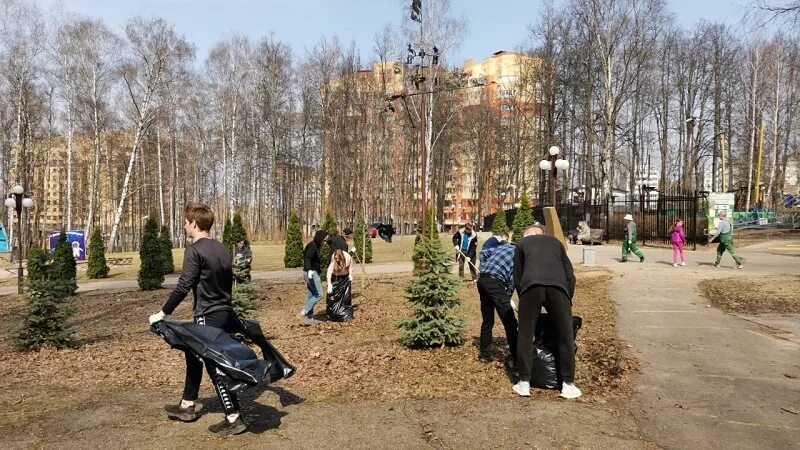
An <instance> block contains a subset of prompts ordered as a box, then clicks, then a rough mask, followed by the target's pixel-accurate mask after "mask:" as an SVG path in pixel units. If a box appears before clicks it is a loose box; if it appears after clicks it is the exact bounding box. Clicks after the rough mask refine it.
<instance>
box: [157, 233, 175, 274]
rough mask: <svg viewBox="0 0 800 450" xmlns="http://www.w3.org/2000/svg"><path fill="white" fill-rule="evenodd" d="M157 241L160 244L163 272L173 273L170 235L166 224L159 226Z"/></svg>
mask: <svg viewBox="0 0 800 450" xmlns="http://www.w3.org/2000/svg"><path fill="white" fill-rule="evenodd" d="M158 241H159V243H160V245H161V257H162V259H163V260H162V265H163V268H164V274H165V275H167V274H171V273H175V261H174V260H173V259H172V237H171V236H170V234H169V228H167V227H166V226H163V227H161V234H159V235H158Z"/></svg>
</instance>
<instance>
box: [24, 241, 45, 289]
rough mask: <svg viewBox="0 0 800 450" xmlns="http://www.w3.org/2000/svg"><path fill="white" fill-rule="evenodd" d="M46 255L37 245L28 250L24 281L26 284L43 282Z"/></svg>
mask: <svg viewBox="0 0 800 450" xmlns="http://www.w3.org/2000/svg"><path fill="white" fill-rule="evenodd" d="M48 256H49V255H48V253H47V252H46V251H44V250H42V248H41V247H39V246H38V245H34V246H32V247H31V249H30V250H28V271H27V272H28V275H27V276H26V279H25V281H27V282H28V283H31V282H34V281H39V280H43V279H44V278H45V276H46V275H47V263H48Z"/></svg>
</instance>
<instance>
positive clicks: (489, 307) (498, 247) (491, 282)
mask: <svg viewBox="0 0 800 450" xmlns="http://www.w3.org/2000/svg"><path fill="white" fill-rule="evenodd" d="M515 249H516V245H514V244H504V243H503V242H502V241H500V240H498V239H492V238H490V239H488V240H487V241H486V243H485V244H483V250H481V253H480V262H481V275H480V278H478V294H479V295H480V299H481V316H482V319H483V320H482V321H481V337H480V356H479V358H480V360H481V361H483V362H488V361H489V359H490V357H491V355H490V351H491V344H492V328H493V327H494V313H495V310H496V311H497V315H498V316H500V321H501V322H502V323H503V328H505V330H506V340H507V341H508V348H509V351H510V358H509V364H510V365H511V367H512V369H513V368H514V367H516V358H517V318H516V317H514V309H513V308H512V306H511V294H512V293H513V292H514V253H515V252H514V250H515Z"/></svg>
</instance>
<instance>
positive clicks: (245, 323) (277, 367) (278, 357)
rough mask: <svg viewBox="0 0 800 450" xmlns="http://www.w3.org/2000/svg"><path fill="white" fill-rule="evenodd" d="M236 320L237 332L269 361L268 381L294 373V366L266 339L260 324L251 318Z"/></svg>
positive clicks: (271, 381) (272, 381) (287, 376)
mask: <svg viewBox="0 0 800 450" xmlns="http://www.w3.org/2000/svg"><path fill="white" fill-rule="evenodd" d="M238 320H239V332H240V333H241V334H242V335H243V336H244V337H246V338H247V339H250V341H252V342H253V343H254V344H256V345H257V346H258V348H260V349H261V354H262V355H263V356H264V361H266V362H268V363H269V365H270V366H269V371H268V374H269V380H268V381H269V382H270V383H274V382H276V381H278V380H281V379H284V378H289V377H291V376H292V375H294V372H295V370H296V369H295V367H294V366H293V365H291V364H290V363H289V361H287V360H286V358H284V356H283V355H282V354H281V352H279V351H278V349H276V348H275V346H273V345H272V344H271V343H270V342H269V341H268V340H267V338H266V336H265V335H264V332H263V331H262V330H261V324H259V323H258V322H256V321H253V320H247V319H242V318H238Z"/></svg>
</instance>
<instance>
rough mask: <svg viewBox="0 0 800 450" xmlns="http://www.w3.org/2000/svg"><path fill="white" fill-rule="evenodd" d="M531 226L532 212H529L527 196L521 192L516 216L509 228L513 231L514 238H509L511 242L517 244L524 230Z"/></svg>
mask: <svg viewBox="0 0 800 450" xmlns="http://www.w3.org/2000/svg"><path fill="white" fill-rule="evenodd" d="M531 225H533V212H532V211H531V204H530V201H528V196H527V195H526V194H525V193H524V192H523V193H522V195H521V196H520V199H519V209H518V210H517V215H516V216H514V223H513V224H512V227H511V228H512V230H514V236H513V237H512V238H511V240H512V242H515V243H519V241H521V240H522V236H523V233H525V229H526V228H528V227H529V226H531Z"/></svg>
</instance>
